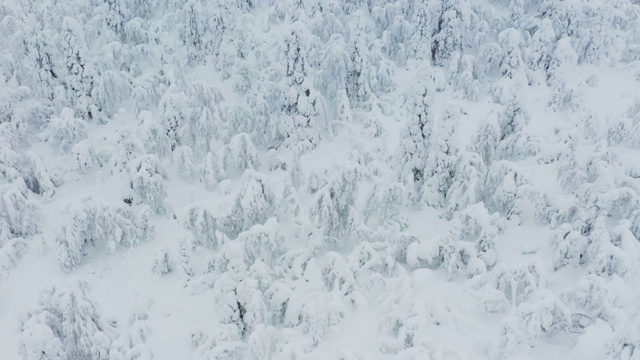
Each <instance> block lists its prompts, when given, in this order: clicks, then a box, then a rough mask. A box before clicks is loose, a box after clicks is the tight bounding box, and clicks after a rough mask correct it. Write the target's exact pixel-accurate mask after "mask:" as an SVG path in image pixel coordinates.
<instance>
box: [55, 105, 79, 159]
mask: <svg viewBox="0 0 640 360" xmlns="http://www.w3.org/2000/svg"><path fill="white" fill-rule="evenodd" d="M86 138H87V123H86V121H84V120H81V119H78V118H76V117H75V116H74V114H73V110H72V109H70V108H64V109H62V111H61V112H60V117H58V116H54V117H53V118H52V119H51V121H50V122H49V139H50V141H51V144H52V145H53V146H54V147H56V148H58V149H60V150H61V151H62V152H66V151H68V150H69V149H70V148H71V147H72V146H73V145H75V144H76V143H78V142H80V141H81V140H84V139H86Z"/></svg>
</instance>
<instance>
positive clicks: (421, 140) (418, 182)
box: [398, 87, 434, 203]
mask: <svg viewBox="0 0 640 360" xmlns="http://www.w3.org/2000/svg"><path fill="white" fill-rule="evenodd" d="M412 101H413V103H412V104H411V105H412V107H411V109H410V111H411V117H410V118H409V121H408V122H407V127H406V129H405V130H404V132H403V134H402V136H401V154H400V159H399V168H398V170H399V176H400V179H401V181H403V182H404V183H405V186H407V187H408V188H409V196H410V198H411V201H412V202H414V203H417V202H418V201H419V198H420V196H419V191H420V188H421V187H422V184H423V183H424V181H425V176H426V174H425V168H426V166H427V157H428V153H429V150H430V148H431V143H432V141H433V140H432V134H433V131H434V124H433V123H434V119H433V114H432V111H433V110H432V109H431V102H432V99H431V94H430V93H429V92H428V91H427V88H426V87H425V88H423V89H422V92H421V93H417V94H415V95H414V97H413V99H412Z"/></svg>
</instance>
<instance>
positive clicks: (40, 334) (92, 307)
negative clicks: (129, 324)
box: [19, 282, 115, 360]
mask: <svg viewBox="0 0 640 360" xmlns="http://www.w3.org/2000/svg"><path fill="white" fill-rule="evenodd" d="M20 328H21V336H20V343H19V346H20V355H21V356H22V357H23V358H24V359H50V360H54V359H109V349H110V347H111V341H112V339H113V337H114V330H115V329H113V328H111V327H110V326H109V325H108V324H106V323H105V321H104V320H103V319H102V317H101V313H100V309H99V308H98V305H97V304H96V303H95V302H94V301H93V300H92V299H91V298H90V297H89V286H88V285H87V284H86V283H84V282H80V283H78V284H73V285H69V286H58V287H56V286H49V287H47V288H46V289H45V290H44V291H43V293H42V295H41V297H40V300H39V302H38V306H37V307H36V308H34V309H32V310H31V311H29V312H28V313H26V314H25V315H24V316H23V317H22V319H21V325H20Z"/></svg>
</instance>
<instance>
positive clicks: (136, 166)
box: [129, 155, 167, 214]
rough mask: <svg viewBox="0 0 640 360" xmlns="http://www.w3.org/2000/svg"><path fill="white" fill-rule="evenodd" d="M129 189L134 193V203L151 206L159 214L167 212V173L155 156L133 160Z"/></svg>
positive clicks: (130, 168) (144, 156) (145, 156)
mask: <svg viewBox="0 0 640 360" xmlns="http://www.w3.org/2000/svg"><path fill="white" fill-rule="evenodd" d="M129 176H130V181H129V187H130V188H131V190H132V191H133V196H134V201H135V202H136V203H138V204H140V203H144V204H147V205H149V206H151V209H152V210H153V211H154V212H155V213H157V214H163V213H164V212H165V210H166V205H165V198H166V197H167V191H166V189H165V184H164V182H165V180H167V173H166V171H165V170H164V167H163V166H162V164H161V163H160V161H159V160H158V157H157V156H155V155H143V156H140V157H137V158H135V159H133V161H132V162H131V164H130V165H129Z"/></svg>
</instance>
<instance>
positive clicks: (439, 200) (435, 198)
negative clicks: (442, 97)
mask: <svg viewBox="0 0 640 360" xmlns="http://www.w3.org/2000/svg"><path fill="white" fill-rule="evenodd" d="M456 126H457V124H456V119H455V117H454V116H453V114H452V113H451V112H450V111H447V112H445V114H443V116H442V117H441V119H440V121H439V123H438V130H437V132H436V134H435V136H434V138H433V140H432V141H433V146H432V149H431V152H430V153H429V158H428V160H427V166H426V168H425V181H424V185H423V186H422V189H421V192H422V195H421V199H422V201H423V202H424V204H426V205H428V206H434V207H444V206H445V205H446V198H447V193H448V192H449V189H450V188H451V184H452V183H453V177H454V175H455V170H456V169H455V165H456V160H457V158H458V151H459V149H458V139H457V133H456V132H455V129H456Z"/></svg>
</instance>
